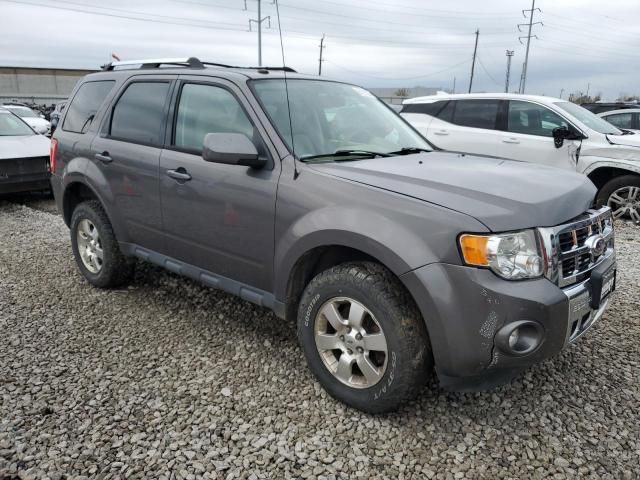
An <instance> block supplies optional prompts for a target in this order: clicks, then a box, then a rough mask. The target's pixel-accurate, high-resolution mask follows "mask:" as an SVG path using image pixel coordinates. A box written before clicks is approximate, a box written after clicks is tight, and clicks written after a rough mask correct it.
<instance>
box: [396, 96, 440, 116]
mask: <svg viewBox="0 0 640 480" xmlns="http://www.w3.org/2000/svg"><path fill="white" fill-rule="evenodd" d="M446 103H447V102H446V101H445V100H439V101H437V102H431V103H405V104H404V105H403V106H402V110H401V111H400V113H424V114H426V115H431V116H432V117H435V116H436V115H438V113H439V112H440V110H442V107H444V106H445V104H446Z"/></svg>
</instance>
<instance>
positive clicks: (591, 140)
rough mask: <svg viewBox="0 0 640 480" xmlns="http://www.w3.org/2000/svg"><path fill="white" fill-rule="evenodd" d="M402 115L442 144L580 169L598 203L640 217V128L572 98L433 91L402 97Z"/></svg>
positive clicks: (453, 148)
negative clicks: (624, 126)
mask: <svg viewBox="0 0 640 480" xmlns="http://www.w3.org/2000/svg"><path fill="white" fill-rule="evenodd" d="M401 115H402V116H403V117H404V118H405V119H406V120H407V121H408V122H409V123H411V124H412V125H413V126H414V127H415V128H416V129H417V130H418V131H419V132H420V133H421V134H422V135H424V136H425V137H426V138H427V139H428V140H429V141H430V142H431V143H432V144H433V145H434V146H436V147H438V148H441V149H443V150H449V151H454V152H461V153H469V154H475V155H490V156H494V157H501V158H508V159H513V160H520V161H527V162H534V163H540V164H543V165H549V166H554V167H559V168H565V169H570V170H576V171H578V172H581V173H584V174H586V175H588V176H589V178H590V179H591V181H592V182H593V183H594V184H595V185H596V187H597V188H598V194H597V197H596V204H597V205H598V206H601V205H609V206H610V207H611V208H612V209H613V211H614V214H615V216H616V217H621V216H628V217H630V218H631V219H632V220H634V221H636V222H640V134H639V135H635V134H633V133H631V132H628V131H627V132H624V131H622V130H620V129H618V128H617V127H615V126H613V125H612V124H610V123H608V122H607V121H605V120H604V119H602V118H600V117H598V116H597V115H595V114H593V113H591V112H590V111H588V110H586V109H584V108H582V107H580V106H579V105H576V104H575V103H571V102H568V101H566V100H561V99H559V98H550V97H542V96H533V95H518V94H509V93H496V94H462V95H434V96H428V97H419V98H412V99H409V100H405V101H404V103H403V108H402V111H401ZM543 187H544V186H543V185H541V188H543Z"/></svg>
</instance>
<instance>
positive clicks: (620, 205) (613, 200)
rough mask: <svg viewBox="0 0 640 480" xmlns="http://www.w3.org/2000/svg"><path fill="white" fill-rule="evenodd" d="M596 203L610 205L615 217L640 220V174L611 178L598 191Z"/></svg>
mask: <svg viewBox="0 0 640 480" xmlns="http://www.w3.org/2000/svg"><path fill="white" fill-rule="evenodd" d="M596 203H597V204H598V206H602V205H607V206H609V207H610V208H611V211H612V212H613V216H614V218H630V219H631V220H633V221H634V222H640V175H624V176H621V177H616V178H614V179H612V180H609V181H608V182H607V183H606V184H605V185H604V186H603V187H602V188H601V189H600V191H599V192H598V198H597V200H596Z"/></svg>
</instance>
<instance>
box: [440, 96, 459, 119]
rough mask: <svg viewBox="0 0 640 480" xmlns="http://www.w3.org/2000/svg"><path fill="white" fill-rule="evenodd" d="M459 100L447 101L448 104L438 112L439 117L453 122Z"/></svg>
mask: <svg viewBox="0 0 640 480" xmlns="http://www.w3.org/2000/svg"><path fill="white" fill-rule="evenodd" d="M456 103H457V102H453V101H451V102H447V105H446V106H445V107H444V108H443V109H442V110H440V112H439V113H438V118H439V119H440V120H442V121H445V122H449V123H452V122H453V112H454V110H455V109H456Z"/></svg>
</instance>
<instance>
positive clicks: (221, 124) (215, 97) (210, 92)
mask: <svg viewBox="0 0 640 480" xmlns="http://www.w3.org/2000/svg"><path fill="white" fill-rule="evenodd" d="M207 133H243V134H244V135H246V136H247V137H249V138H250V139H252V138H253V125H252V124H251V121H250V120H249V118H247V115H246V114H245V112H244V110H243V109H242V107H241V106H240V104H239V103H238V101H237V100H236V98H235V97H234V96H233V95H232V94H231V93H230V92H228V91H227V90H225V89H223V88H220V87H214V86H212V85H198V84H186V85H185V86H184V87H183V88H182V93H181V95H180V103H179V104H178V116H177V118H176V128H175V137H174V145H175V146H176V147H179V148H182V149H186V150H193V151H198V152H200V151H202V143H203V141H204V137H205V135H206V134H207Z"/></svg>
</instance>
